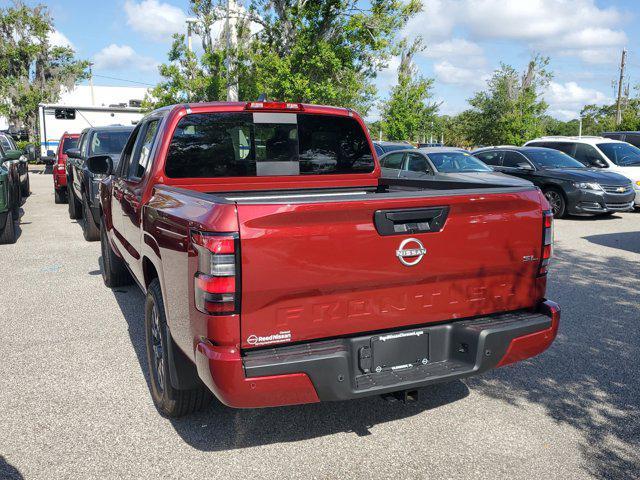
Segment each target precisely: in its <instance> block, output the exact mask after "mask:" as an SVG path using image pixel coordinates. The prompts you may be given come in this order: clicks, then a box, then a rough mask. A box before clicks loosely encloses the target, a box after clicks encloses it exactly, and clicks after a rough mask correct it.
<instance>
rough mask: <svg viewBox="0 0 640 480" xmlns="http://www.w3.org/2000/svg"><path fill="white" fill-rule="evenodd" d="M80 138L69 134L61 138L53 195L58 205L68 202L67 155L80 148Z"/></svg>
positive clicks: (55, 166)
mask: <svg viewBox="0 0 640 480" xmlns="http://www.w3.org/2000/svg"><path fill="white" fill-rule="evenodd" d="M79 138H80V134H78V133H67V132H65V133H64V134H63V135H62V137H60V142H59V143H58V151H57V153H56V161H55V165H54V167H53V195H54V200H55V202H56V203H65V202H66V201H67V159H68V155H67V153H68V152H69V150H71V149H74V148H78V139H79Z"/></svg>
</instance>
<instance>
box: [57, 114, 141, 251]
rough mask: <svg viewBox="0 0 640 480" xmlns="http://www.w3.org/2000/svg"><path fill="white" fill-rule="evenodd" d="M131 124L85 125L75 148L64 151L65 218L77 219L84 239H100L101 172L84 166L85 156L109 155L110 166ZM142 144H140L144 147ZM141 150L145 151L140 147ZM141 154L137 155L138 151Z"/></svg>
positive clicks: (125, 138)
mask: <svg viewBox="0 0 640 480" xmlns="http://www.w3.org/2000/svg"><path fill="white" fill-rule="evenodd" d="M133 128H134V127H133V126H121V125H117V126H109V127H92V128H86V129H84V130H83V131H82V133H80V138H79V139H78V148H72V149H70V150H68V151H67V155H68V156H69V159H68V160H67V198H68V200H69V218H72V219H78V220H79V222H78V223H80V225H81V226H82V233H83V234H84V238H85V240H87V241H95V240H99V239H100V198H99V194H100V188H99V187H100V181H101V180H102V176H101V175H95V174H93V173H92V172H91V171H90V170H89V169H88V168H87V164H86V163H87V162H86V161H87V158H89V157H91V156H93V155H109V156H110V157H111V159H112V160H113V163H114V168H115V166H116V165H117V164H118V161H119V159H120V153H121V152H122V149H123V148H124V146H125V144H126V143H127V140H128V139H129V135H130V134H131V132H132V131H133ZM145 147H146V145H140V146H139V148H141V149H144V148H145ZM142 154H146V155H148V154H149V152H147V151H144V152H143V153H142ZM142 154H141V155H142Z"/></svg>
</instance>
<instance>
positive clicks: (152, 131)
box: [129, 119, 160, 178]
mask: <svg viewBox="0 0 640 480" xmlns="http://www.w3.org/2000/svg"><path fill="white" fill-rule="evenodd" d="M159 125H160V120H157V119H156V120H151V121H150V122H148V123H147V124H146V125H145V126H143V127H142V130H141V132H140V135H139V138H138V141H136V145H135V147H134V149H133V156H132V157H131V162H130V165H129V177H130V178H142V176H143V175H144V173H145V172H146V171H147V169H148V168H149V165H150V162H151V149H152V148H153V142H154V140H155V138H156V134H157V133H158V126H159Z"/></svg>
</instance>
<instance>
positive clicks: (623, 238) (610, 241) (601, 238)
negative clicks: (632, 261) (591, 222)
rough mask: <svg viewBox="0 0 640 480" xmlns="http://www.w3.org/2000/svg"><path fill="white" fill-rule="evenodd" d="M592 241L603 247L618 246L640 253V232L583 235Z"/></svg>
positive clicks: (618, 247) (621, 248) (620, 248)
mask: <svg viewBox="0 0 640 480" xmlns="http://www.w3.org/2000/svg"><path fill="white" fill-rule="evenodd" d="M583 238H584V239H585V240H588V241H589V242H591V243H595V244H598V245H602V246H603V247H609V248H617V249H619V250H626V251H627V252H632V253H640V232H624V233H606V234H602V235H590V236H588V237H583Z"/></svg>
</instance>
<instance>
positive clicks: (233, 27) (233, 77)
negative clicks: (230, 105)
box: [225, 0, 239, 102]
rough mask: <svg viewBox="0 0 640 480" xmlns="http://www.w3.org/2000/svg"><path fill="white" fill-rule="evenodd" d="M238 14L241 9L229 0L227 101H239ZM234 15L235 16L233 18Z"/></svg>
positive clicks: (227, 22) (226, 26)
mask: <svg viewBox="0 0 640 480" xmlns="http://www.w3.org/2000/svg"><path fill="white" fill-rule="evenodd" d="M231 10H233V12H231ZM238 13H239V9H238V7H237V5H236V1H235V0H227V19H226V24H225V28H226V30H227V32H226V33H227V35H226V49H227V58H226V63H227V101H228V102H237V101H238V71H237V65H236V64H237V59H236V48H237V47H238V28H237V23H238ZM232 14H233V16H232Z"/></svg>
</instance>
